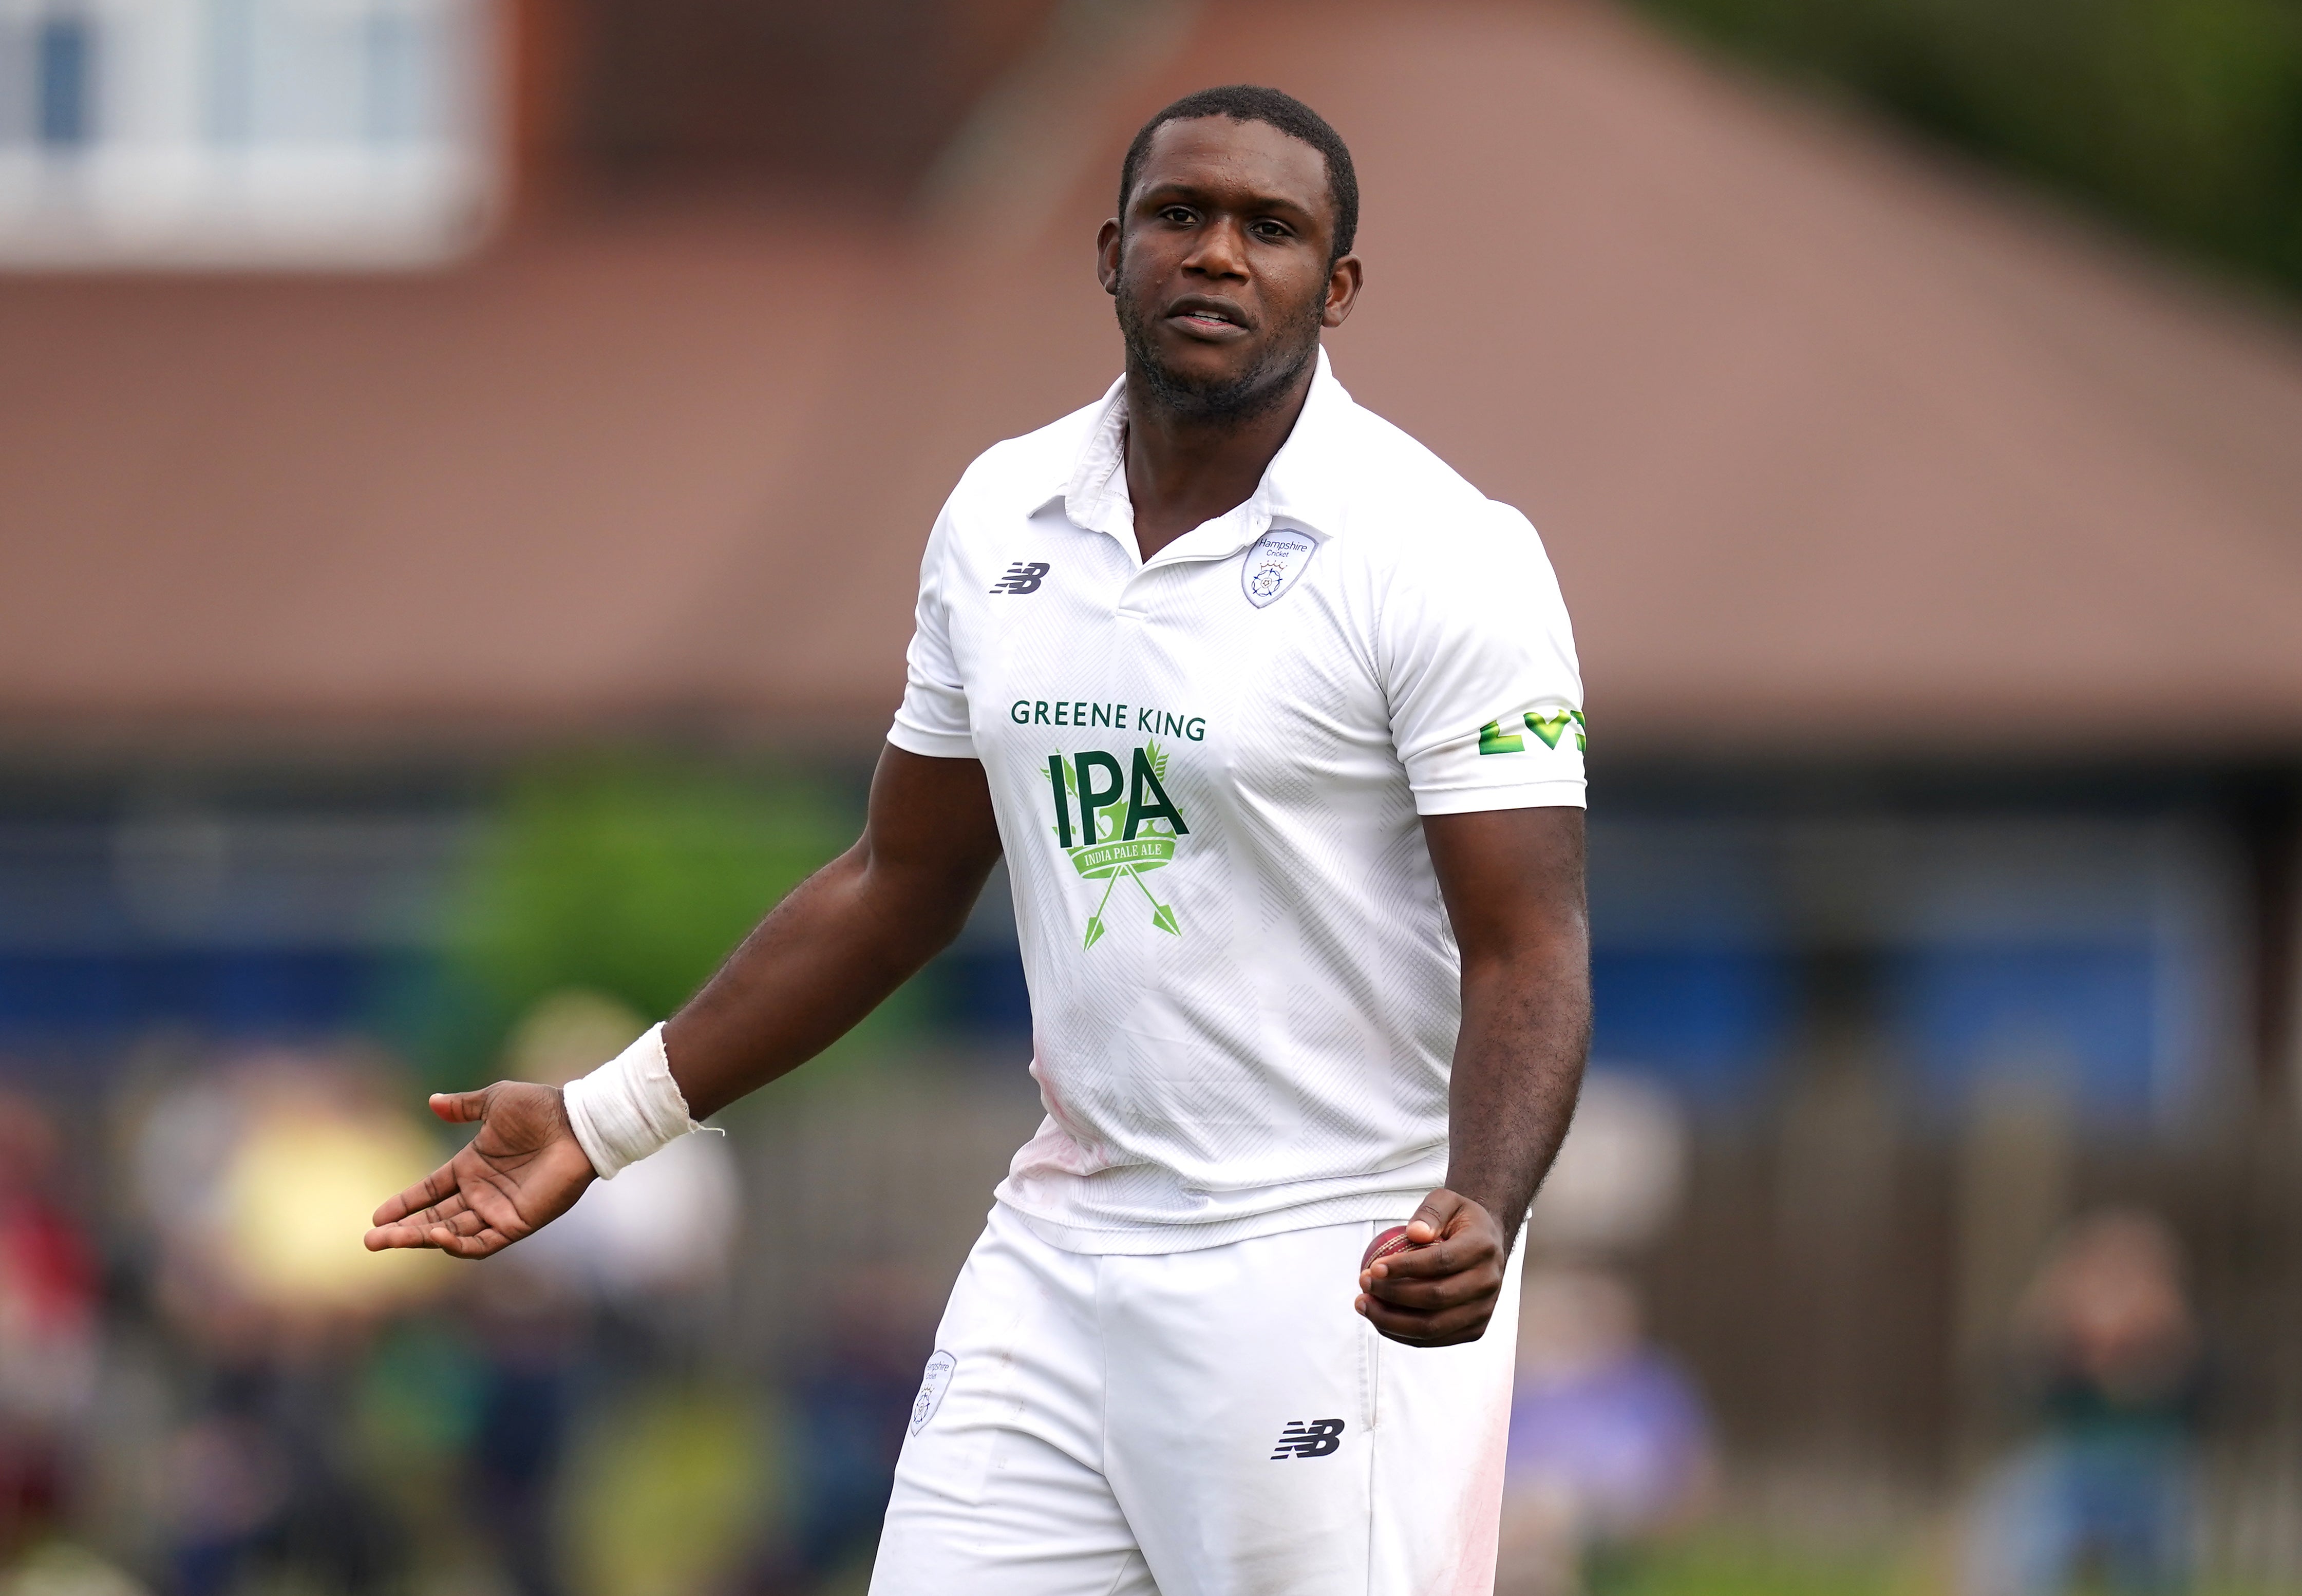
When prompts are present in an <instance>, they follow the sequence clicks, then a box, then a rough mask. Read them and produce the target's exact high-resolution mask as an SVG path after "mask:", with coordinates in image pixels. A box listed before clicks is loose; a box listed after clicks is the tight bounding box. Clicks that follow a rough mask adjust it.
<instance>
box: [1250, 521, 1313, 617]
mask: <svg viewBox="0 0 2302 1596" xmlns="http://www.w3.org/2000/svg"><path fill="white" fill-rule="evenodd" d="M1317 548H1318V544H1317V543H1315V542H1313V541H1312V540H1311V538H1310V537H1309V536H1308V535H1307V534H1306V533H1299V532H1281V531H1278V530H1276V529H1273V531H1270V532H1266V533H1264V534H1263V535H1262V536H1261V537H1259V538H1257V539H1256V540H1255V547H1254V548H1252V549H1249V550H1248V551H1247V564H1246V566H1245V567H1244V568H1242V569H1241V571H1240V572H1239V584H1240V585H1241V586H1243V587H1245V588H1246V589H1247V601H1248V603H1250V604H1252V605H1254V606H1255V607H1256V609H1262V608H1263V607H1264V605H1266V604H1268V603H1270V602H1271V601H1273V600H1274V599H1276V598H1277V597H1278V596H1279V595H1280V594H1281V593H1283V592H1286V591H1287V589H1288V588H1289V586H1290V585H1291V584H1293V582H1294V580H1295V578H1297V577H1298V576H1300V575H1302V574H1303V567H1305V566H1307V565H1309V564H1310V563H1311V555H1312V552H1313V551H1314V550H1316V549H1317Z"/></svg>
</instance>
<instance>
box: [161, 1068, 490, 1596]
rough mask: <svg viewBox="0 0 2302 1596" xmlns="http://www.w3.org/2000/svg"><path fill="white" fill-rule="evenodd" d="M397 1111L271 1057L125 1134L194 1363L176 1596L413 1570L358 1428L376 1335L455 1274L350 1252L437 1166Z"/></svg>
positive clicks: (165, 1301) (410, 1548)
mask: <svg viewBox="0 0 2302 1596" xmlns="http://www.w3.org/2000/svg"><path fill="white" fill-rule="evenodd" d="M396 1096H399V1094H398V1093H396V1092H388V1091H387V1090H386V1089H385V1083H383V1082H382V1081H380V1080H379V1079H376V1078H375V1074H374V1071H372V1070H369V1069H365V1068H362V1067H359V1066H358V1065H357V1064H355V1063H351V1062H349V1061H346V1060H343V1059H339V1058H333V1057H327V1056H321V1055H312V1054H295V1053H273V1054H262V1055H259V1056H256V1057H253V1058H250V1059H248V1060H246V1061H244V1062H243V1063H239V1064H238V1065H236V1066H234V1067H231V1068H228V1069H223V1070H216V1071H201V1072H199V1073H197V1074H194V1075H191V1076H189V1077H188V1078H186V1079H182V1080H181V1081H180V1082H178V1083H177V1084H176V1085H174V1086H173V1087H172V1088H169V1089H166V1090H164V1091H163V1092H162V1093H161V1094H160V1095H159V1096H156V1097H155V1099H154V1100H153V1101H152V1102H151V1103H150V1104H149V1105H148V1106H147V1109H146V1112H145V1113H144V1116H143V1119H142V1122H141V1125H140V1127H139V1130H137V1132H136V1133H135V1135H134V1137H133V1138H132V1153H131V1158H132V1161H133V1165H134V1185H135V1189H136V1191H137V1193H138V1195H139V1198H140V1200H141V1204H142V1206H143V1208H144V1210H145V1215H146V1217H147V1220H148V1222H149V1223H150V1225H151V1228H152V1230H153V1231H154V1233H155V1238H156V1239H157V1242H158V1273H159V1289H158V1291H157V1293H156V1301H157V1306H159V1308H160V1311H161V1314H162V1315H163V1317H164V1321H165V1322H166V1323H167V1324H168V1325H169V1326H170V1327H171V1328H172V1329H173V1330H174V1331H176V1332H177V1337H178V1339H179V1345H180V1348H181V1351H182V1353H183V1354H185V1355H186V1359H185V1364H184V1365H183V1370H182V1380H183V1384H184V1386H185V1388H186V1389H185V1390H183V1392H182V1395H181V1403H182V1406H183V1408H184V1410H185V1412H186V1414H187V1415H188V1416H187V1418H186V1419H185V1421H184V1422H183V1423H182V1424H181V1425H180V1426H179V1427H178V1428H177V1430H176V1432H175V1433H174V1436H173V1439H172V1441H171V1443H170V1446H169V1462H168V1467H167V1474H166V1477H167V1486H168V1493H169V1501H168V1508H169V1541H168V1550H167V1553H166V1564H167V1571H168V1578H169V1583H170V1584H171V1586H172V1589H173V1590H174V1591H175V1592H178V1593H179V1596H231V1593H233V1592H240V1591H243V1590H245V1589H247V1588H248V1586H249V1585H250V1584H251V1583H263V1584H279V1583H286V1584H294V1585H309V1586H314V1587H316V1588H319V1589H324V1590H327V1591H330V1592H342V1593H344V1596H360V1593H361V1592H374V1591H382V1590H383V1589H385V1588H387V1587H392V1586H396V1585H398V1584H399V1583H402V1582H403V1581H404V1578H405V1576H406V1575H407V1570H408V1568H409V1567H410V1563H411V1558H412V1556H413V1552H414V1544H413V1541H412V1537H411V1535H410V1533H409V1526H408V1525H407V1523H406V1522H405V1520H404V1517H403V1514H402V1513H401V1512H400V1511H399V1508H397V1507H396V1506H395V1502H394V1499H393V1497H392V1494H391V1492H389V1491H385V1490H382V1489H380V1488H379V1485H378V1483H376V1482H375V1481H374V1478H373V1475H372V1473H371V1471H370V1469H369V1468H368V1467H367V1466H365V1465H368V1464H370V1463H372V1462H374V1460H375V1459H374V1457H373V1456H372V1455H370V1453H369V1452H367V1451H364V1449H363V1447H362V1446H361V1445H360V1444H359V1443H360V1442H361V1441H372V1439H373V1437H374V1433H375V1430H376V1426H374V1424H364V1423H358V1422H355V1419H356V1416H365V1413H367V1412H372V1411H373V1408H374V1401H373V1397H374V1386H375V1381H374V1371H373V1361H374V1360H373V1357H372V1349H373V1348H375V1347H376V1345H377V1341H376V1337H377V1334H378V1331H379V1330H380V1329H381V1328H382V1327H383V1326H384V1325H385V1324H386V1323H388V1321H389V1319H390V1317H391V1315H396V1314H398V1313H400V1312H404V1311H406V1310H407V1309H409V1308H412V1307H414V1306H416V1305H418V1304H420V1303H422V1302H424V1301H425V1300H426V1299H428V1298H432V1297H433V1296H434V1295H435V1294H436V1293H437V1291H438V1289H440V1288H441V1287H442V1286H443V1285H445V1284H446V1283H447V1279H448V1274H447V1272H448V1271H449V1270H451V1269H452V1265H451V1264H448V1263H447V1261H446V1260H444V1259H441V1258H437V1257H420V1258H419V1257H415V1256H412V1255H411V1264H412V1266H410V1264H399V1263H393V1262H389V1261H386V1260H385V1259H382V1258H379V1257H377V1256H374V1255H371V1254H369V1253H367V1252H366V1251H365V1249H364V1248H363V1247H361V1245H360V1237H361V1234H362V1232H363V1231H365V1228H366V1222H367V1218H368V1214H369V1212H370V1211H371V1210H372V1208H373V1207H374V1201H375V1194H376V1193H377V1192H378V1191H388V1190H391V1189H397V1188H399V1187H402V1186H405V1185H407V1184H408V1183H410V1182H411V1181H413V1180H416V1179H418V1178H420V1177H421V1176H422V1175H423V1174H424V1173H425V1172H428V1171H429V1169H430V1168H431V1166H432V1165H433V1163H436V1162H437V1155H438V1151H439V1149H438V1147H437V1146H436V1145H435V1143H434V1142H433V1138H431V1137H430V1136H429V1135H427V1134H426V1132H425V1130H424V1128H423V1127H422V1126H421V1125H420V1124H419V1123H418V1122H417V1121H415V1120H414V1119H413V1118H412V1117H411V1116H410V1115H409V1114H408V1113H407V1112H406V1111H405V1110H402V1109H399V1108H396V1107H394V1106H393V1105H392V1102H391V1099H392V1098H394V1097H396ZM379 1264H382V1266H381V1267H379ZM388 1343H389V1338H387V1344H388Z"/></svg>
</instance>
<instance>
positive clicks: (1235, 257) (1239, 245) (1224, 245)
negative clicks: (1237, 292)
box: [1183, 216, 1248, 282]
mask: <svg viewBox="0 0 2302 1596" xmlns="http://www.w3.org/2000/svg"><path fill="white" fill-rule="evenodd" d="M1183 270H1184V271H1186V272H1189V273H1195V274H1197V275H1198V276H1202V277H1223V278H1230V279H1231V280H1232V281H1239V282H1244V281H1247V278H1248V270H1247V230H1246V229H1245V228H1244V227H1242V226H1241V225H1240V224H1239V221H1238V220H1237V219H1236V218H1234V217H1231V216H1219V217H1217V218H1215V219H1214V221H1213V222H1212V223H1209V224H1208V225H1207V226H1206V227H1205V228H1203V229H1201V230H1200V231H1199V235H1198V239H1197V242H1196V243H1195V244H1194V245H1193V246H1192V248H1191V252H1190V253H1189V255H1187V256H1184V257H1183Z"/></svg>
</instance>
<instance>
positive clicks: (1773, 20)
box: [1639, 0, 2302, 290]
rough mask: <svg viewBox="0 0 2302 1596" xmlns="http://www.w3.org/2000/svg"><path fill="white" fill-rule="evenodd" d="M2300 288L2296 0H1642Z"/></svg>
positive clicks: (2181, 244) (2301, 152) (2210, 253)
mask: <svg viewBox="0 0 2302 1596" xmlns="http://www.w3.org/2000/svg"><path fill="white" fill-rule="evenodd" d="M1639 4H1642V6H1644V7H1645V9H1647V10H1649V11H1651V12H1653V13H1657V14H1659V15H1661V16H1663V17H1665V18H1667V19H1668V20H1670V21H1674V22H1676V23H1679V24H1682V25H1684V27H1686V28H1689V29H1692V30H1693V31H1694V32H1696V33H1697V34H1699V35H1701V36H1703V37H1706V38H1710V39H1712V40H1715V41H1717V42H1718V43H1720V44H1723V45H1726V46H1729V47H1731V48H1734V49H1736V50H1739V51H1741V52H1742V53H1743V54H1746V55H1751V56H1753V57H1755V58H1757V59H1759V60H1760V61H1762V62H1765V63H1769V64H1770V65H1772V66H1774V67H1777V68H1778V69H1782V70H1785V71H1789V72H1790V73H1792V74H1794V75H1797V76H1802V77H1805V78H1808V79H1810V80H1820V81H1822V82H1824V83H1827V84H1830V85H1835V86H1837V87H1839V88H1844V89H1846V90H1850V91H1852V92H1853V94H1854V95H1856V96H1857V97H1861V98H1862V99H1866V100H1868V101H1870V102H1872V103H1873V104H1876V105H1880V106H1883V107H1885V108H1886V109H1887V110H1889V111H1891V112H1892V113H1895V114H1896V115H1898V116H1900V117H1902V118H1903V120H1904V121H1906V122H1911V123H1912V124H1915V125H1916V126H1918V127H1919V128H1921V129H1923V130H1927V131H1928V132H1931V133H1933V134H1935V135H1937V136H1939V137H1942V138H1944V139H1948V140H1950V141H1951V142H1953V143H1954V144H1957V145H1959V146H1961V147H1963V148H1965V149H1967V150H1969V151H1971V152H1972V153H1974V154H1976V155H1980V156H1982V157H1984V158H1985V159H1987V160H1989V161H1991V162H1994V163H1995V164H2000V165H2003V166H2005V167H2008V168H2011V169H2012V170H2013V171H2015V172H2020V173H2021V174H2023V175H2025V176H2028V177H2030V178H2034V179H2037V180H2039V181H2043V182H2045V183H2046V184H2048V185H2051V186H2053V187H2055V188H2058V189H2062V190H2063V191H2065V192H2067V193H2071V194H2074V195H2076V196H2078V197H2080V198H2082V199H2083V200H2085V201H2086V202H2088V204H2089V205H2090V206H2093V207H2094V208H2096V209H2097V210H2099V211H2102V212H2104V213H2105V214H2110V215H2112V216H2113V217H2116V218H2118V219H2120V220H2121V221H2123V222H2125V223H2128V224H2129V225H2130V226H2133V227H2136V228H2138V229H2139V230H2140V231H2143V232H2145V233H2147V234H2149V235H2151V236H2154V237H2155V238H2157V239H2160V240H2162V241H2164V242H2168V243H2171V244H2173V245H2175V246H2176V247H2178V248H2183V249H2186V250H2189V251H2190V252H2192V253H2195V254H2197V255H2201V256H2207V257H2211V258H2214V259H2218V260H2220V261H2222V262H2223V263H2225V264H2227V265H2233V266H2236V267H2238V268H2239V270H2240V271H2241V272H2243V273H2247V274H2249V275H2252V276H2254V277H2256V278H2258V279H2262V280H2264V281H2270V282H2273V283H2275V284H2278V285H2280V286H2281V287H2283V288H2284V289H2286V290H2302V0H1639Z"/></svg>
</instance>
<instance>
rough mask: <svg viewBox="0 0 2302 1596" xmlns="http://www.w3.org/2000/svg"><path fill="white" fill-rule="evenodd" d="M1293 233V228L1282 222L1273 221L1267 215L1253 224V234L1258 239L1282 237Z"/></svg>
mask: <svg viewBox="0 0 2302 1596" xmlns="http://www.w3.org/2000/svg"><path fill="white" fill-rule="evenodd" d="M1293 234H1294V230H1293V229H1292V228H1290V227H1289V226H1288V225H1287V224H1286V223H1284V222H1277V221H1273V219H1272V218H1270V217H1268V216H1265V217H1264V219H1263V220H1262V221H1260V222H1257V223H1256V224H1255V236H1256V238H1258V239H1284V238H1290V237H1292V236H1293Z"/></svg>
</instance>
